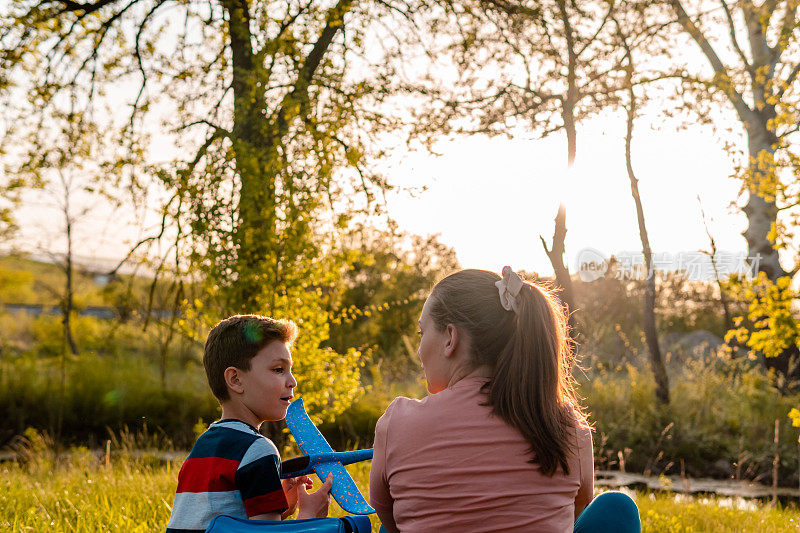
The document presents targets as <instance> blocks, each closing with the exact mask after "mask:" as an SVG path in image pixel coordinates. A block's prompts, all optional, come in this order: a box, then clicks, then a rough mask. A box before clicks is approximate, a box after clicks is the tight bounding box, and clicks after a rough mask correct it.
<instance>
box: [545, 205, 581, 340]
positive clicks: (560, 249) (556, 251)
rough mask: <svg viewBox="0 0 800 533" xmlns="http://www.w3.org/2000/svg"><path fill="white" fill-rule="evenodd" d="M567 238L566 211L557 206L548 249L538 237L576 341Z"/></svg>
mask: <svg viewBox="0 0 800 533" xmlns="http://www.w3.org/2000/svg"><path fill="white" fill-rule="evenodd" d="M566 237H567V209H566V208H565V207H564V204H560V205H559V206H558V213H557V214H556V218H555V230H554V231H553V244H552V246H551V248H550V249H548V248H547V243H546V242H545V240H544V237H541V236H540V237H539V239H540V240H541V241H542V246H543V247H544V251H545V253H546V254H547V257H548V258H549V259H550V264H551V265H553V272H555V275H556V285H558V287H559V288H560V292H559V297H560V298H561V302H562V303H563V304H564V306H566V308H567V313H568V317H569V329H570V336H571V337H572V338H573V339H577V338H578V336H579V335H580V328H579V325H578V321H577V319H576V317H575V310H576V307H575V293H574V292H573V290H572V278H571V277H570V275H569V268H567V266H566V265H564V241H565V239H566Z"/></svg>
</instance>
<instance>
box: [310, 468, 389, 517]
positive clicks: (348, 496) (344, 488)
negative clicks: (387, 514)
mask: <svg viewBox="0 0 800 533" xmlns="http://www.w3.org/2000/svg"><path fill="white" fill-rule="evenodd" d="M314 471H315V472H316V473H317V475H318V476H319V478H320V479H321V480H323V481H324V480H325V479H327V477H328V474H333V487H331V496H333V498H334V499H335V500H336V503H338V504H339V507H341V508H342V509H344V510H345V511H347V512H348V513H353V514H372V513H374V512H375V509H373V508H372V507H370V506H369V504H368V503H367V500H365V499H364V496H362V495H361V491H360V490H358V487H357V486H356V482H355V481H353V478H352V477H351V476H350V474H349V473H348V472H347V470H346V469H345V467H344V466H343V465H342V463H319V464H316V465H314Z"/></svg>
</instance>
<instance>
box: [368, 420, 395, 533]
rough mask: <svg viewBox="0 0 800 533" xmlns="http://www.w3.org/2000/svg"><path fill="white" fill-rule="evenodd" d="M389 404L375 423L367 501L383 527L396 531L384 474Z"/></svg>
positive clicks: (390, 496) (391, 503)
mask: <svg viewBox="0 0 800 533" xmlns="http://www.w3.org/2000/svg"><path fill="white" fill-rule="evenodd" d="M393 405H394V404H392V405H390V406H389V408H388V409H386V412H385V413H384V414H383V416H381V417H380V419H379V420H378V423H377V424H376V425H375V441H374V443H373V445H372V448H373V452H372V466H371V467H370V471H369V501H370V504H372V507H374V508H375V511H376V512H377V514H378V518H380V519H381V523H382V524H383V527H385V528H386V531H388V532H389V533H397V532H398V529H397V524H396V523H395V521H394V513H393V512H392V507H393V506H394V500H393V499H392V495H391V493H390V492H389V481H388V479H387V476H386V445H387V440H388V437H387V433H388V425H389V417H390V412H391V410H392V406H393Z"/></svg>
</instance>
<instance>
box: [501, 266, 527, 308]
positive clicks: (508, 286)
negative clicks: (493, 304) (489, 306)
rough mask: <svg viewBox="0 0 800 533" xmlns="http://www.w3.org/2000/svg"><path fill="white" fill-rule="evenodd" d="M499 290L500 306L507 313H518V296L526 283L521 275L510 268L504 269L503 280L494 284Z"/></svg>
mask: <svg viewBox="0 0 800 533" xmlns="http://www.w3.org/2000/svg"><path fill="white" fill-rule="evenodd" d="M494 285H495V287H497V290H498V291H499V292H500V304H501V305H502V306H503V309H505V310H506V311H512V310H513V311H514V312H515V313H516V312H517V309H518V308H519V304H518V303H517V295H519V291H520V290H522V287H523V286H524V285H525V282H524V281H523V280H522V278H521V277H520V275H519V274H517V273H516V272H514V271H513V270H511V267H510V266H504V267H503V279H501V280H500V281H495V283H494Z"/></svg>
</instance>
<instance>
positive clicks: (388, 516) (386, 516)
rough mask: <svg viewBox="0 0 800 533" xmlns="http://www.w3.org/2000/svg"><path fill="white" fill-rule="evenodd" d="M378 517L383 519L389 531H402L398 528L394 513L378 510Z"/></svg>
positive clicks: (392, 532) (382, 523) (395, 532)
mask: <svg viewBox="0 0 800 533" xmlns="http://www.w3.org/2000/svg"><path fill="white" fill-rule="evenodd" d="M378 518H380V519H381V525H382V526H383V527H384V528H386V531H387V532H388V533H400V530H399V529H397V524H395V523H394V515H393V514H392V513H386V512H381V511H378Z"/></svg>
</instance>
